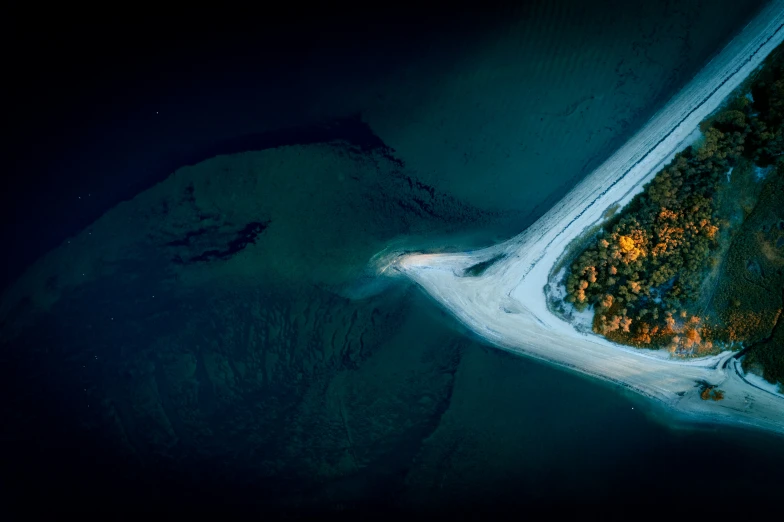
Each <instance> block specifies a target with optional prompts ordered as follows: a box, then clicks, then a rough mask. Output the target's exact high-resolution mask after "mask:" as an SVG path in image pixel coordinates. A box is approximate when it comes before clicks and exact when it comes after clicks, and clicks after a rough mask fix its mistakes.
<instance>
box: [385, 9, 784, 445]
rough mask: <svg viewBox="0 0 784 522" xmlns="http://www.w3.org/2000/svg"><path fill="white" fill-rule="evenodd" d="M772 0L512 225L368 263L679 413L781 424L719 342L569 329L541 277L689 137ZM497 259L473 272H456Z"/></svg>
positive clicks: (764, 44)
mask: <svg viewBox="0 0 784 522" xmlns="http://www.w3.org/2000/svg"><path fill="white" fill-rule="evenodd" d="M782 26H784V1H775V2H772V3H771V4H770V5H768V6H767V7H766V8H765V9H764V10H763V11H762V12H761V13H760V14H759V15H758V16H757V17H756V18H755V19H754V20H753V21H752V22H750V23H749V24H748V25H747V26H746V27H745V28H744V30H743V31H742V32H741V33H740V34H739V35H738V36H737V37H736V38H735V39H733V40H732V42H730V43H729V44H728V45H727V47H726V48H725V49H724V50H723V51H722V52H721V53H720V54H719V55H717V56H716V57H715V58H714V59H713V60H712V61H711V62H710V63H708V65H707V66H706V67H705V68H704V69H703V70H702V71H700V73H699V74H698V75H697V76H696V77H695V78H694V79H693V80H692V81H691V82H690V83H689V84H688V85H687V86H686V87H685V88H684V89H683V90H681V92H679V93H678V94H677V95H676V96H675V97H674V98H673V99H672V100H671V101H670V102H669V103H668V104H667V105H666V106H665V107H664V108H663V109H662V110H661V111H659V112H658V113H657V114H656V115H655V116H654V117H653V118H652V119H651V120H650V121H649V122H648V123H647V124H646V125H645V126H644V127H643V128H642V129H641V130H640V131H639V132H638V133H637V134H636V135H635V136H634V137H633V138H632V139H631V140H630V141H629V142H628V143H627V144H626V145H624V146H623V147H622V148H621V149H620V150H618V152H616V153H615V154H614V155H613V156H612V157H610V158H609V159H608V160H607V161H606V162H605V163H604V164H603V165H602V166H601V167H599V168H598V169H597V170H596V171H595V172H593V173H592V174H591V175H590V176H588V177H586V178H585V179H584V180H583V181H582V182H581V183H580V184H579V185H577V187H575V188H574V189H573V190H572V191H571V192H569V193H568V194H567V195H566V196H565V197H564V198H563V200H561V201H560V202H559V203H558V204H557V205H555V206H554V207H553V208H552V209H551V210H550V211H549V212H547V214H545V215H544V216H543V217H542V218H541V219H539V220H538V221H537V222H536V223H534V224H533V225H532V226H531V227H530V228H528V229H527V230H526V231H525V232H523V233H522V234H520V235H518V236H516V237H514V238H512V239H511V240H509V241H507V242H505V243H502V244H500V245H496V246H494V247H490V248H487V249H484V250H481V251H476V252H468V253H462V254H409V255H402V256H397V257H395V256H394V255H387V256H385V259H384V260H379V261H378V262H379V264H380V265H382V266H384V269H383V270H386V269H387V268H389V269H391V270H394V271H398V272H402V273H403V274H405V275H407V276H408V277H410V278H411V279H413V280H414V281H416V282H417V283H418V284H419V285H421V286H422V288H424V289H425V290H426V291H427V292H428V293H429V294H431V295H432V296H433V297H434V298H435V299H436V300H438V301H439V302H440V303H442V304H443V305H444V306H445V307H446V308H448V309H449V310H450V311H451V312H452V313H454V315H455V316H456V317H457V318H458V319H459V320H460V321H461V322H463V323H464V324H465V325H467V326H468V327H469V328H471V329H472V330H473V331H475V332H476V333H477V334H479V335H480V336H482V337H483V338H485V339H487V340H488V341H490V342H492V343H494V344H496V345H497V346H499V347H501V348H504V349H506V350H508V351H511V352H514V353H518V354H521V355H526V356H530V357H535V358H537V359H542V360H546V361H549V362H552V363H555V364H557V365H560V366H565V367H568V368H571V369H573V370H575V371H578V372H582V373H585V374H589V375H593V376H595V377H599V378H601V379H605V380H609V381H612V382H616V383H618V384H620V385H623V386H626V387H628V388H630V389H633V390H635V391H637V392H639V393H642V394H644V395H647V396H648V397H651V398H654V399H657V400H660V401H662V402H663V403H664V404H666V405H668V406H671V407H672V408H674V409H675V410H676V411H678V412H680V413H683V414H688V415H689V417H690V418H694V419H696V418H700V419H703V420H710V421H725V422H733V423H739V424H745V425H752V426H757V427H760V428H763V429H768V430H773V431H779V432H784V398H782V396H780V395H777V394H774V393H771V392H769V391H766V390H764V389H761V388H758V387H755V386H753V385H752V384H750V383H748V382H747V381H745V380H744V379H743V378H742V372H740V373H739V372H737V371H736V363H737V361H735V360H734V359H732V360H730V359H731V355H732V354H731V352H725V353H723V354H720V355H718V356H713V357H707V358H701V359H690V360H683V359H676V358H670V357H669V355H668V354H666V353H664V352H663V351H658V352H654V351H650V350H645V351H643V350H635V349H631V348H625V347H622V346H618V345H615V344H612V343H610V342H608V341H606V340H605V339H603V338H600V337H598V336H596V335H593V334H584V333H580V332H578V331H577V330H575V329H574V327H573V326H572V325H570V324H569V323H566V322H564V321H563V320H561V319H560V318H558V317H556V316H555V315H553V314H552V313H551V312H550V311H549V310H548V308H547V302H546V297H545V293H544V287H545V285H547V284H548V279H549V276H550V273H551V271H552V269H553V267H554V266H555V265H556V263H557V262H558V260H559V257H560V256H561V255H563V253H564V251H565V249H566V247H567V245H568V244H569V243H570V242H571V241H572V240H573V239H575V238H577V237H578V236H580V235H581V234H582V233H583V232H584V231H585V230H586V229H589V228H591V227H593V226H595V225H596V224H598V223H600V221H601V219H602V213H603V212H604V211H605V210H606V209H607V208H608V207H610V206H611V205H613V204H615V203H620V204H621V205H624V204H626V203H628V201H629V200H630V199H631V198H632V196H633V195H634V194H636V193H637V192H639V191H641V190H642V187H643V185H644V183H645V182H647V181H649V180H650V178H651V177H652V176H653V175H655V173H656V172H657V171H658V170H659V169H660V168H661V167H662V166H663V165H664V164H665V163H666V162H667V161H669V160H670V159H671V158H672V156H673V155H674V154H675V152H676V151H678V150H681V149H683V148H684V147H685V146H686V145H687V144H688V143H690V142H691V141H692V140H693V139H694V137H695V136H696V135H697V133H695V129H697V126H698V124H699V122H700V121H702V120H703V119H704V118H705V117H706V116H708V115H709V114H710V113H711V112H713V111H714V110H716V109H717V108H718V107H719V106H720V104H721V103H722V101H723V100H724V99H725V98H726V97H727V96H728V95H729V94H730V93H731V92H732V91H733V90H734V89H735V88H736V87H738V86H739V85H740V84H741V83H742V82H743V80H744V79H745V78H746V77H747V76H748V75H749V74H750V73H751V72H752V71H753V70H754V69H755V68H757V67H758V66H759V65H760V64H761V62H762V61H763V59H764V58H765V57H766V56H767V55H768V54H769V53H770V52H771V51H772V50H773V49H774V48H775V47H776V46H777V45H778V44H779V43H781V41H782V40H783V39H784V29H782ZM500 253H501V254H505V255H506V257H505V258H504V259H502V260H501V261H499V262H497V263H495V264H494V265H492V266H491V268H489V269H488V270H487V272H486V273H485V274H483V275H482V276H480V277H462V274H463V270H464V269H465V268H467V267H469V266H471V265H473V264H475V263H478V262H480V261H484V260H486V259H490V258H492V257H493V256H496V255H498V254H500ZM700 380H703V381H707V382H709V383H711V384H715V385H718V386H720V388H721V389H722V390H724V392H725V399H724V400H723V401H720V402H714V401H703V400H702V399H700V397H699V388H698V387H697V386H695V385H696V381H700Z"/></svg>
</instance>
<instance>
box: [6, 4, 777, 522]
mask: <svg viewBox="0 0 784 522" xmlns="http://www.w3.org/2000/svg"><path fill="white" fill-rule="evenodd" d="M625 5H626V4H624V3H617V4H612V3H611V4H607V5H605V4H596V5H592V6H589V7H586V6H585V5H584V4H583V3H577V2H555V3H552V2H542V3H533V4H530V5H525V6H516V7H515V6H513V7H508V6H506V7H497V8H496V7H494V8H493V9H490V8H489V7H488V8H487V9H486V11H483V12H482V13H479V14H477V13H469V12H461V11H457V10H456V11H454V12H450V11H445V12H432V13H430V12H427V13H424V12H420V13H418V14H415V13H411V12H408V11H406V12H398V11H396V10H394V9H389V10H384V11H379V12H363V13H353V15H349V13H343V12H342V11H340V12H332V13H326V14H324V13H323V15H324V16H322V17H321V18H319V17H317V16H316V14H315V13H311V14H312V15H313V16H312V20H311V18H310V17H309V18H308V20H307V22H306V23H303V24H302V25H297V24H296V23H293V22H295V21H297V20H299V19H298V18H297V17H296V16H295V15H294V14H291V15H286V16H287V18H285V21H287V22H289V25H288V26H286V24H282V22H281V24H282V25H283V26H285V27H284V29H285V30H284V29H280V28H278V29H275V27H274V26H275V24H273V23H269V24H268V25H266V26H264V27H265V28H266V29H268V31H267V32H266V33H265V34H266V36H264V35H258V34H257V33H259V32H264V31H260V30H257V31H249V30H247V29H246V28H243V30H241V31H240V30H235V31H226V32H225V34H226V36H225V37H224V38H220V37H218V36H217V35H216V34H212V35H210V34H209V33H207V35H206V36H205V34H203V33H199V31H198V30H197V29H195V28H194V29H190V30H186V29H183V30H182V33H180V32H171V31H168V30H167V29H166V27H165V26H164V27H163V28H157V29H153V28H150V29H148V32H147V33H146V34H148V35H152V36H151V38H150V39H149V40H147V41H146V42H138V45H131V46H126V45H125V44H124V43H123V40H122V37H121V36H115V37H114V39H112V38H111V36H110V35H105V34H104V35H101V36H103V37H104V38H105V39H108V42H109V43H108V44H107V45H108V49H107V55H106V56H108V55H111V56H112V57H113V59H114V60H115V63H114V64H113V65H111V66H108V65H105V64H106V63H107V59H106V56H104V55H100V56H99V55H87V56H83V55H80V56H83V57H82V59H81V61H77V63H76V65H75V67H74V68H71V69H69V68H68V67H67V66H66V65H65V63H67V61H63V56H65V55H68V54H69V53H68V51H69V50H70V51H77V50H81V51H85V49H84V48H82V46H81V45H80V44H76V43H73V44H70V47H68V45H66V48H65V49H63V50H61V51H59V54H58V52H55V54H54V57H50V58H49V59H48V61H46V60H44V64H46V65H47V66H49V67H51V68H52V71H53V72H59V73H61V74H62V75H63V77H65V78H70V81H71V83H72V84H73V86H72V88H71V89H69V90H67V91H66V92H65V93H60V94H58V95H56V98H57V99H55V100H49V101H41V106H39V108H38V109H37V110H34V111H32V113H31V114H29V115H27V116H24V115H23V111H21V110H20V111H19V113H18V114H17V113H16V112H14V113H13V114H12V117H13V118H16V119H14V120H13V121H14V122H16V123H17V128H18V129H19V132H18V134H17V136H16V137H15V138H14V139H15V140H16V141H18V143H16V142H14V141H12V142H10V144H9V149H11V150H9V154H10V156H9V157H10V158H11V160H12V161H11V169H12V172H14V173H15V176H16V177H15V178H14V179H15V182H14V183H13V184H12V186H11V187H10V188H12V189H13V190H12V191H6V192H4V195H3V198H4V209H3V212H5V213H6V214H4V218H5V219H4V229H3V241H4V243H5V244H7V245H12V246H13V248H9V250H8V251H9V252H12V255H7V256H5V262H6V271H5V273H6V274H7V280H8V281H10V280H12V279H14V278H16V277H17V276H18V274H19V273H20V272H21V271H22V269H23V267H28V266H29V265H30V264H31V262H32V261H33V260H34V259H36V258H38V257H39V256H41V255H42V254H44V253H45V252H49V253H48V254H46V255H45V256H44V257H43V258H42V259H41V260H40V261H39V262H38V263H37V264H35V265H33V266H30V267H29V268H28V269H27V273H26V275H24V276H23V277H22V279H20V280H19V282H17V283H16V284H15V285H11V286H9V288H8V290H7V291H6V293H5V295H4V297H3V301H2V304H3V306H2V309H1V310H2V312H3V313H2V316H1V317H0V321H1V322H0V327H1V328H2V337H0V340H1V341H2V344H0V349H1V352H0V353H2V359H0V364H2V367H3V368H4V369H5V372H4V375H5V377H4V379H3V380H2V385H3V388H2V391H3V404H4V408H3V411H4V413H3V417H2V421H3V423H2V426H3V428H2V431H0V434H1V435H2V441H1V442H2V452H1V453H0V458H1V459H2V470H3V472H2V480H3V484H2V487H3V492H4V493H3V495H4V499H6V500H4V507H5V508H7V509H9V510H15V512H16V513H19V514H24V515H29V514H32V513H34V512H36V511H38V510H42V511H46V512H60V510H78V511H80V512H84V513H89V514H103V515H104V516H108V517H118V516H119V517H121V516H123V514H127V513H130V512H133V511H135V510H137V509H138V510H143V511H157V510H167V511H169V510H170V511H172V512H175V513H180V514H191V513H193V514H202V515H213V513H214V514H215V515H216V516H225V515H227V514H228V515H234V514H245V513H250V512H252V513H254V514H256V515H259V514H260V515H265V514H266V515H267V516H270V517H272V516H277V515H281V514H288V515H292V516H293V515H298V514H324V513H331V514H343V515H345V516H351V515H355V514H372V515H373V516H375V517H378V516H383V514H385V513H386V514H391V515H393V516H394V515H403V514H405V515H407V516H410V515H411V514H419V513H424V514H430V515H432V516H435V515H439V516H449V517H450V518H459V517H463V516H468V515H469V514H470V513H472V512H474V511H482V512H485V513H489V512H492V513H498V514H500V513H506V514H509V513H511V514H513V515H514V514H515V513H519V512H523V511H522V510H528V511H525V512H526V513H528V512H530V513H533V512H535V511H539V510H542V509H547V510H563V509H570V508H572V509H583V510H584V509H594V508H599V507H601V508H602V509H605V510H606V509H608V506H609V509H613V510H616V511H617V510H621V509H625V508H626V507H628V506H632V505H633V506H635V507H637V508H638V509H639V508H640V507H641V506H644V507H645V511H631V512H628V516H635V515H636V514H639V513H643V512H644V513H651V512H653V511H656V512H662V513H665V514H669V513H671V511H673V510H676V509H677V510H679V511H678V513H682V512H683V511H682V509H683V508H691V509H705V510H706V511H705V512H712V511H718V512H723V513H727V512H728V511H730V510H733V508H740V509H742V510H746V509H747V508H746V506H752V507H754V508H758V507H760V506H770V505H773V504H774V503H775V502H780V498H779V497H780V493H781V491H782V473H781V472H782V464H784V446H782V444H781V439H780V438H774V437H770V436H767V435H765V434H760V433H754V432H748V431H742V430H733V429H729V428H725V427H710V426H708V427H705V426H703V427H695V426H683V425H678V424H676V423H675V421H674V420H673V419H671V418H669V417H668V415H667V412H663V411H660V410H659V409H658V408H656V407H655V406H653V405H651V404H649V403H647V402H645V401H643V400H641V399H640V398H638V397H636V396H628V395H626V394H625V393H624V392H623V391H621V390H618V389H616V388H614V387H612V386H609V385H606V384H602V383H597V382H595V381H593V380H589V379H585V378H583V377H579V376H576V375H572V374H570V373H567V372H565V371H563V370H560V369H557V368H553V367H549V366H546V365H543V364H541V363H537V362H534V361H529V360H526V359H521V358H518V357H513V356H511V355H509V354H506V353H503V352H501V351H499V350H497V349H495V348H492V347H489V346H487V345H485V344H484V343H482V342H480V341H478V340H477V339H475V337H474V336H472V335H471V334H470V333H468V332H465V331H464V330H463V329H462V328H461V327H460V326H459V325H457V324H456V323H455V321H454V320H453V319H452V318H450V317H449V316H447V315H446V314H445V313H444V312H443V311H442V310H440V309H439V308H438V307H437V306H436V305H435V304H434V303H432V302H431V301H430V300H429V299H428V298H426V297H425V296H424V295H423V294H422V293H421V292H419V291H418V290H417V289H416V288H415V287H413V286H411V285H409V284H407V283H406V282H404V281H400V280H394V279H385V278H379V277H378V276H377V274H376V273H375V272H374V270H373V269H372V267H370V268H368V264H367V263H368V260H369V259H370V258H371V257H372V256H373V255H374V254H375V253H377V252H379V251H380V250H382V249H384V248H385V247H388V246H389V245H393V246H394V247H396V248H436V249H442V248H471V247H474V246H476V245H477V244H481V243H487V242H491V241H494V240H496V239H498V238H500V237H503V236H504V235H508V234H512V233H516V232H517V231H519V230H520V229H522V227H524V226H525V225H526V224H528V223H530V222H531V221H532V220H533V219H535V218H536V217H537V216H538V215H541V213H543V212H544V211H546V209H547V207H548V205H549V204H551V203H552V202H553V201H555V200H557V199H558V198H559V197H560V196H561V195H562V194H563V193H564V192H565V191H567V190H568V189H569V188H570V187H571V186H572V184H573V183H574V181H575V180H576V179H579V178H580V177H581V176H582V175H584V174H586V173H587V172H589V171H590V169H591V168H592V167H593V166H595V165H596V164H597V163H598V162H600V161H601V160H602V159H603V158H604V157H606V155H607V154H609V153H610V152H611V151H612V150H613V149H614V147H616V146H617V145H618V144H620V143H622V142H623V139H624V138H625V137H627V136H628V134H629V133H630V132H633V131H634V130H635V129H636V128H637V127H638V126H639V125H640V124H641V123H642V122H644V120H645V118H647V117H648V116H649V115H650V114H651V112H652V111H654V110H655V109H656V108H657V107H658V106H659V105H660V103H662V102H663V101H664V100H666V98H667V97H668V96H669V95H670V94H671V93H672V92H674V91H675V90H677V88H678V87H679V86H680V85H682V84H683V83H684V82H685V81H686V80H687V79H688V78H689V77H690V74H692V73H693V71H695V70H697V69H698V68H699V66H700V65H701V64H702V63H704V61H705V60H706V59H707V58H708V57H709V56H710V55H711V53H712V52H714V51H715V50H716V48H717V47H718V46H719V45H720V44H721V42H723V41H726V40H727V39H728V38H729V37H730V36H731V34H732V33H733V31H734V30H736V29H737V28H738V27H739V26H740V25H741V24H742V21H743V20H744V19H746V18H747V17H748V16H750V15H751V14H753V12H754V9H755V7H756V6H755V5H752V4H748V5H744V6H739V5H736V4H735V3H730V2H721V3H720V5H719V4H717V3H714V2H711V3H701V2H677V3H663V4H661V5H660V6H657V7H654V6H646V7H643V8H639V9H638V8H636V7H635V8H632V7H628V6H626V7H624V6H625ZM717 6H718V7H717ZM300 16H301V15H300ZM417 17H418V18H417ZM319 20H320V21H319ZM384 22H386V23H384ZM330 24H331V25H330ZM330 28H331V29H330ZM257 29H259V28H257ZM403 29H405V31H403ZM221 34H223V33H221ZM401 34H404V35H405V36H406V37H403V36H401ZM94 36H98V35H94ZM360 41H361V42H362V43H363V44H359V43H358V42H360ZM156 46H157V47H156ZM260 57H261V58H260ZM20 64H21V62H20ZM20 64H16V66H17V68H18V69H19V71H20V76H21V73H22V72H26V73H28V75H29V76H27V78H28V79H27V80H20V81H19V83H18V84H16V87H15V88H16V89H17V90H18V93H21V92H23V91H24V92H27V96H28V97H29V99H30V100H35V99H37V96H39V95H40V91H37V90H30V91H27V90H25V89H24V87H26V86H28V85H27V84H26V83H25V82H28V83H30V84H34V83H35V82H34V81H33V80H35V79H41V78H43V77H44V76H46V74H45V73H43V72H35V70H37V69H35V68H33V67H31V66H30V65H29V64H27V65H25V66H22V65H20ZM101 64H104V65H103V66H102V65H101ZM254 64H255V65H254ZM69 70H70V71H71V73H70V74H71V76H69V73H68V71H69ZM74 71H77V72H78V73H79V74H81V75H82V76H81V77H78V76H75V75H74ZM36 75H38V76H36ZM99 80H100V81H99ZM96 85H97V86H96ZM22 105H24V104H22ZM30 106H32V104H30ZM80 112H83V114H84V117H83V118H79V117H77V115H78V114H79V113H80ZM155 112H158V113H159V114H155ZM159 116H161V117H160V118H159ZM17 120H18V121H17ZM215 156H217V157H215ZM210 158H212V159H210ZM183 165H190V166H189V167H187V168H183V169H181V170H179V171H178V172H177V173H176V174H174V175H170V173H171V171H172V170H174V169H175V168H178V167H180V166H183ZM156 183H157V184H156ZM80 198H81V199H80ZM121 200H127V201H125V202H123V203H120V204H118V203H119V202H120V201H121ZM30 497H32V498H34V499H35V500H34V501H32V502H30V501H27V500H25V499H28V498H30ZM754 508H749V510H748V511H749V512H750V513H752V512H755V509H754ZM82 510H84V511H82Z"/></svg>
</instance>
